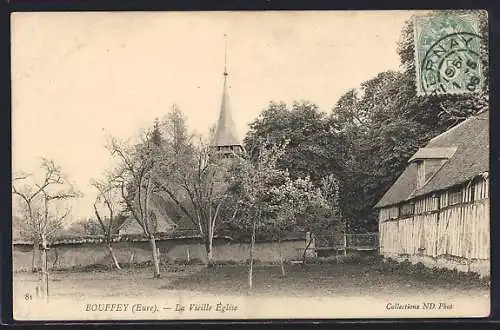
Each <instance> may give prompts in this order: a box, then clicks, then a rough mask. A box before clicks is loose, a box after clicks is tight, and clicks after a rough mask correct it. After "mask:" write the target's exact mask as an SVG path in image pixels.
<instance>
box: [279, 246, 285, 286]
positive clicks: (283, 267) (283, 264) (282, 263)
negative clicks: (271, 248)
mask: <svg viewBox="0 0 500 330" xmlns="http://www.w3.org/2000/svg"><path fill="white" fill-rule="evenodd" d="M278 251H279V254H280V266H281V276H282V277H286V273H285V263H284V262H283V254H282V253H281V239H279V240H278Z"/></svg>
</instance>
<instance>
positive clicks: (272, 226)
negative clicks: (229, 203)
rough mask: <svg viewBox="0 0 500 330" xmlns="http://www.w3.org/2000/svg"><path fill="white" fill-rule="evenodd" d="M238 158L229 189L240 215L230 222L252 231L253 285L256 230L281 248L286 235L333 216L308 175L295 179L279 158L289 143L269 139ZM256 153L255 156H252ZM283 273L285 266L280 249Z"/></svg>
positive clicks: (250, 270)
mask: <svg viewBox="0 0 500 330" xmlns="http://www.w3.org/2000/svg"><path fill="white" fill-rule="evenodd" d="M258 150H259V151H258V153H257V154H255V152H252V151H250V152H249V154H248V155H246V156H244V157H242V158H240V159H239V162H238V164H237V165H236V166H235V168H234V171H233V176H232V180H231V188H230V191H231V193H232V196H233V199H234V200H235V203H236V204H237V205H238V208H239V212H238V215H237V216H235V217H234V220H233V221H232V223H231V224H230V225H231V226H232V228H233V230H240V231H246V232H251V234H250V237H251V240H250V258H249V259H250V265H249V276H248V284H249V288H250V289H251V288H252V286H253V249H254V245H255V239H256V235H257V231H265V232H266V233H267V234H268V235H269V234H270V235H271V236H272V237H273V239H274V241H275V242H277V244H278V249H279V251H281V240H282V239H283V237H284V234H285V233H287V232H290V231H292V230H300V229H302V230H303V229H305V228H308V227H310V226H311V223H313V222H319V221H321V220H324V219H326V218H328V217H329V216H330V215H331V209H332V207H331V205H330V204H329V203H328V201H327V199H326V198H325V197H324V196H323V195H322V191H321V190H320V189H318V188H316V187H314V185H313V184H312V182H311V180H310V179H309V178H308V177H306V178H303V179H302V178H297V179H292V178H291V177H290V175H289V173H288V171H286V170H282V169H280V168H279V167H278V161H279V160H280V158H281V157H282V156H283V155H284V154H285V153H286V142H285V143H284V144H281V145H278V144H275V143H272V142H269V141H267V142H266V143H265V144H264V145H261V146H259V147H258ZM252 155H253V156H252ZM280 265H281V271H282V275H283V276H285V267H284V263H283V258H282V255H281V252H280Z"/></svg>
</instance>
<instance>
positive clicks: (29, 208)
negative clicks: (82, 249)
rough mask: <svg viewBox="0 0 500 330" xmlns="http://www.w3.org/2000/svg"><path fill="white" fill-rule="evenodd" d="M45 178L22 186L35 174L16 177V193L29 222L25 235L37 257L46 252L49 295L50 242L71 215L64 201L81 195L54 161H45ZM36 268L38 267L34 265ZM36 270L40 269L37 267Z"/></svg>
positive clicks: (44, 273)
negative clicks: (37, 253)
mask: <svg viewBox="0 0 500 330" xmlns="http://www.w3.org/2000/svg"><path fill="white" fill-rule="evenodd" d="M41 168H42V170H43V172H44V177H43V179H42V180H41V182H31V183H25V184H24V185H23V184H22V183H23V182H25V180H27V179H28V178H31V177H32V175H31V174H26V175H19V176H14V178H13V181H12V193H13V194H14V195H15V196H17V197H18V198H19V201H20V205H21V209H22V211H23V213H24V215H25V218H26V221H25V223H24V225H23V230H22V232H23V233H24V236H25V237H28V238H29V239H31V240H32V241H33V251H34V254H35V253H36V250H38V249H39V247H40V246H41V251H42V254H41V256H42V278H41V280H42V290H43V291H44V292H45V296H46V297H47V296H48V265H47V249H48V242H49V241H50V240H51V239H52V238H53V237H54V236H55V234H56V232H57V231H58V230H60V229H61V228H62V223H63V222H64V220H65V219H66V218H67V217H68V215H69V214H70V211H71V208H70V207H69V206H68V205H67V204H66V203H60V202H64V201H67V200H70V199H73V198H76V197H79V196H80V194H79V193H78V192H76V191H75V190H74V189H73V187H72V186H71V184H70V183H69V181H68V180H67V179H66V178H65V177H64V175H63V174H62V171H61V168H60V167H59V166H56V165H55V164H54V162H53V161H52V160H47V159H42V164H41ZM34 266H35V265H34ZM35 268H36V266H35Z"/></svg>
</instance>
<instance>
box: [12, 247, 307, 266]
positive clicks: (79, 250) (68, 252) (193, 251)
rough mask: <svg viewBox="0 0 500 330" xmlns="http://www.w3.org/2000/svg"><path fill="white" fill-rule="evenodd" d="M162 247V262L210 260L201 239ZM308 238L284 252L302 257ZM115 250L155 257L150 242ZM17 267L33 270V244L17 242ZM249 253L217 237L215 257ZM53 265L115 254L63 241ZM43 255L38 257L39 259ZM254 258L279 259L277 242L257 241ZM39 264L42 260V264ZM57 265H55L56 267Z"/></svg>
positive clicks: (121, 257) (103, 261)
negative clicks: (152, 254) (188, 259)
mask: <svg viewBox="0 0 500 330" xmlns="http://www.w3.org/2000/svg"><path fill="white" fill-rule="evenodd" d="M156 244H157V247H158V248H159V250H160V258H161V260H162V262H167V261H174V260H176V261H186V260H187V258H188V253H189V258H190V259H191V260H196V259H197V260H200V261H202V262H205V261H206V253H205V247H204V246H203V244H201V241H200V240H199V239H170V240H159V241H157V242H156ZM304 247H305V240H290V241H285V242H282V243H281V251H282V254H283V258H284V259H285V260H293V259H297V258H301V256H302V255H301V253H302V252H301V251H303V249H304ZM113 250H114V252H115V255H116V257H117V259H118V261H119V262H121V263H129V262H131V261H133V262H135V263H141V262H145V261H148V260H151V259H152V257H151V249H150V245H149V242H147V241H139V242H130V241H122V242H116V243H114V244H113ZM12 253H13V255H12V259H13V270H14V271H23V270H29V269H31V264H32V258H33V247H32V246H30V245H24V244H16V245H14V246H13V250H12ZM248 256H249V244H248V243H235V242H231V241H229V240H226V239H219V240H215V242H214V258H215V260H217V261H222V262H245V261H246V260H247V259H248ZM47 257H48V263H49V267H50V268H53V269H65V268H71V267H82V266H90V265H111V262H112V261H111V257H110V255H109V252H108V250H107V249H106V246H105V245H104V244H101V243H78V244H61V245H57V246H54V247H52V248H51V249H50V250H49V251H48V255H47ZM38 258H39V257H38V256H37V260H39V259H38ZM254 258H255V259H256V260H258V261H260V262H278V261H279V250H278V245H277V243H272V242H262V243H256V244H255V248H254ZM38 265H39V263H38ZM53 266H54V267H53Z"/></svg>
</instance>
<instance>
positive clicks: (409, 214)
mask: <svg viewBox="0 0 500 330" xmlns="http://www.w3.org/2000/svg"><path fill="white" fill-rule="evenodd" d="M379 234H380V254H381V255H383V256H384V257H390V258H393V259H396V260H399V261H402V260H409V261H411V262H413V263H416V262H422V263H423V264H425V265H426V266H428V267H438V268H449V269H457V270H458V271H466V272H476V273H479V274H480V275H481V276H489V274H490V202H489V180H488V175H487V173H486V174H485V175H480V176H477V177H475V178H473V179H472V180H470V181H468V182H465V183H462V184H460V185H455V186H452V187H449V188H448V189H446V190H441V191H435V192H432V193H430V194H426V195H423V196H418V197H415V198H412V199H409V200H406V201H403V202H401V203H399V204H396V205H389V206H386V207H383V208H381V209H380V212H379Z"/></svg>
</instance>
